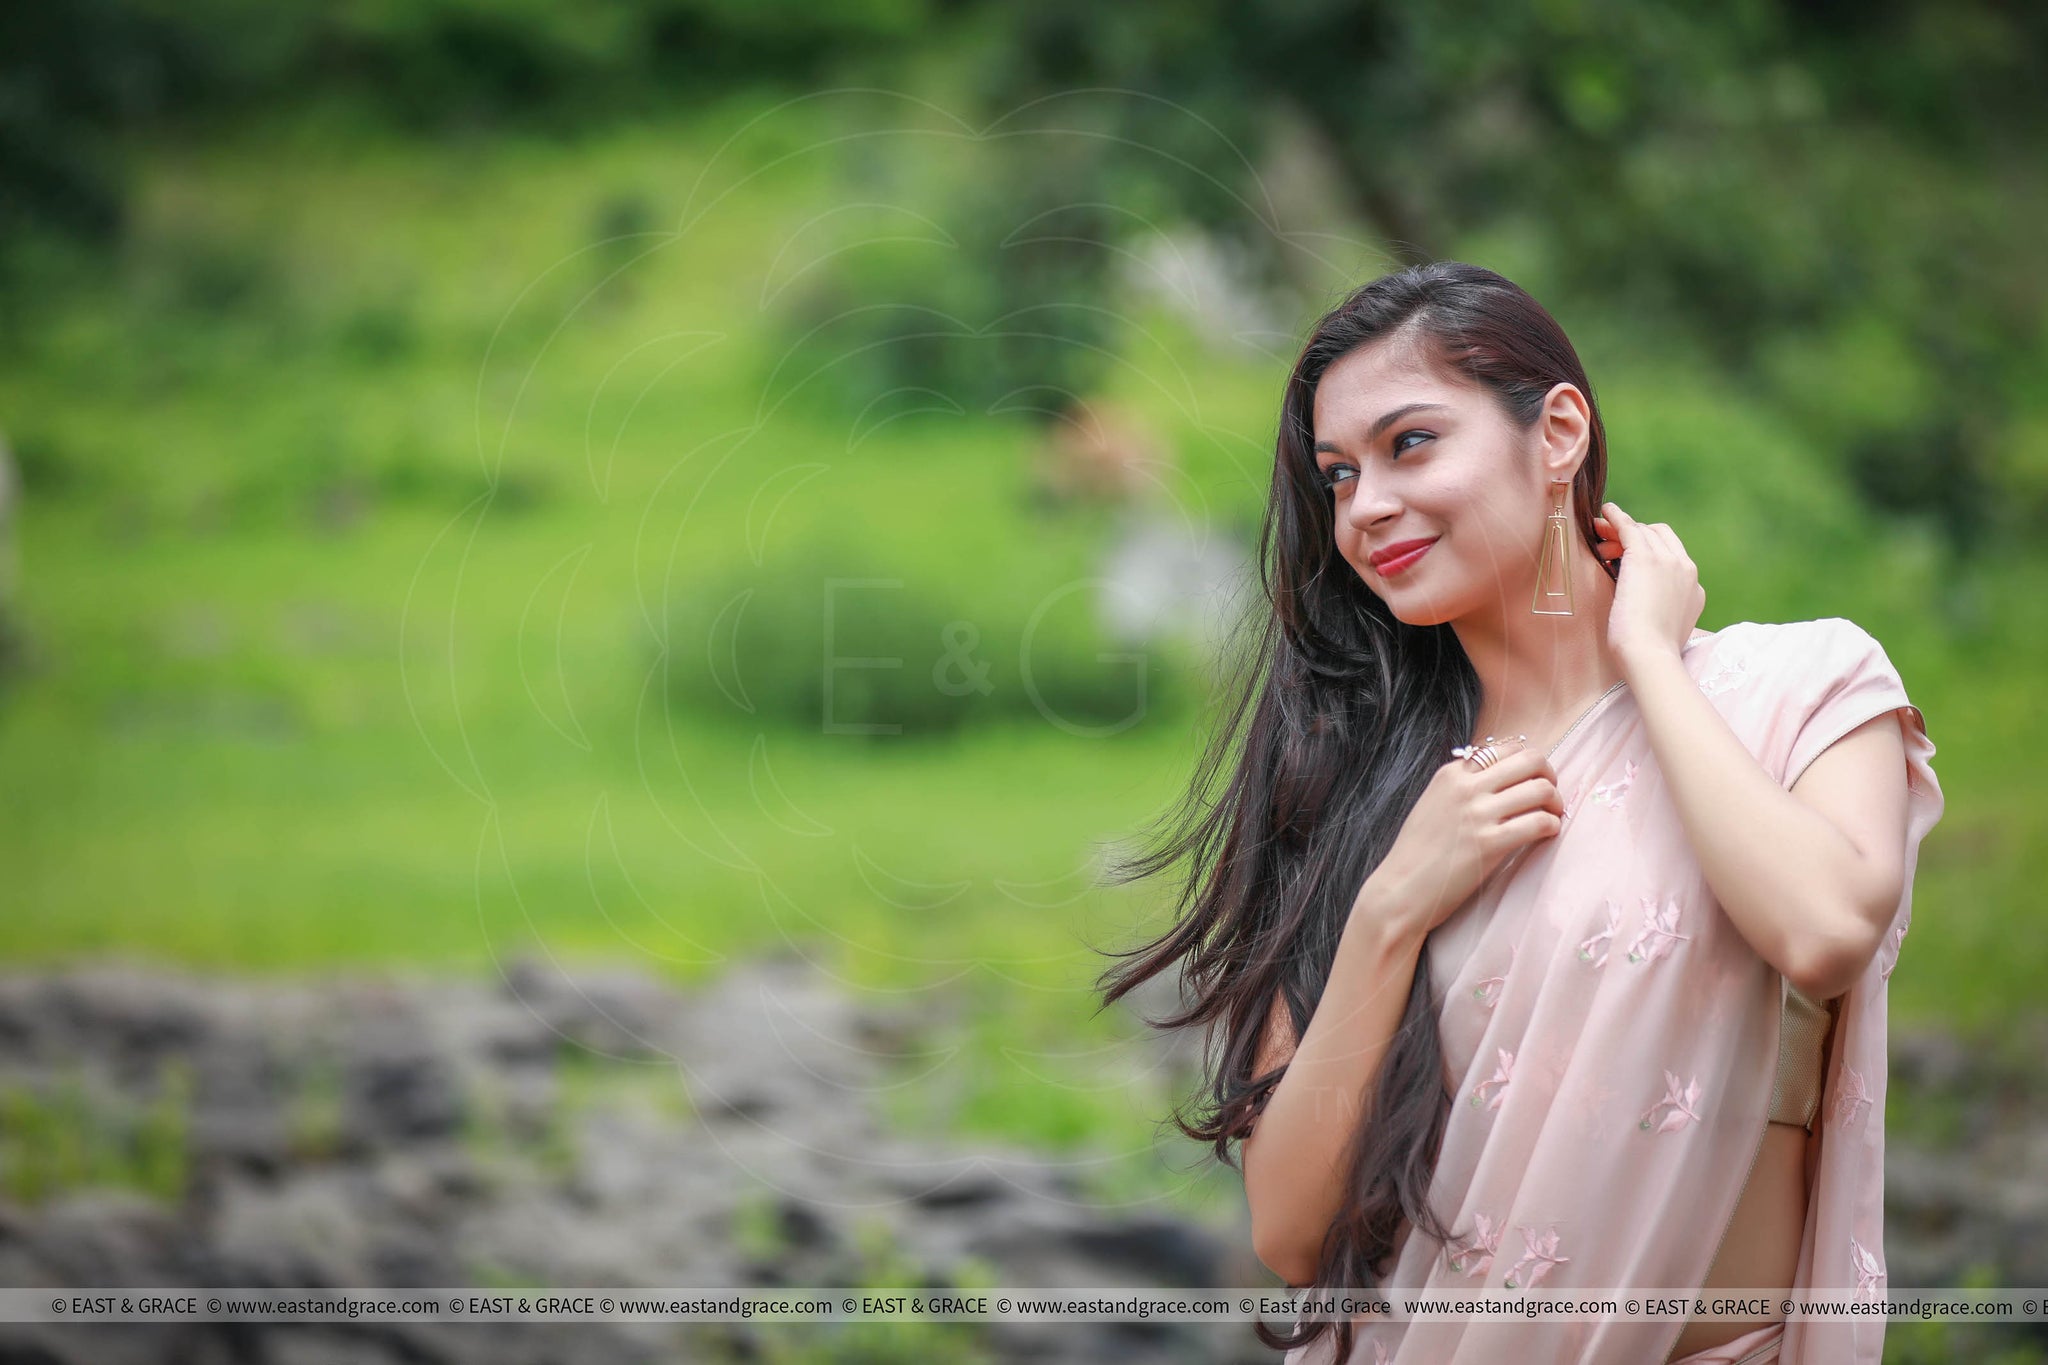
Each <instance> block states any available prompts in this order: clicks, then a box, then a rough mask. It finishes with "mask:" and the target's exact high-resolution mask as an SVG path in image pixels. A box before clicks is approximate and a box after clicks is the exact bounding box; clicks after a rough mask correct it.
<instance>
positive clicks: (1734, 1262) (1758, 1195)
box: [1666, 1123, 1818, 1360]
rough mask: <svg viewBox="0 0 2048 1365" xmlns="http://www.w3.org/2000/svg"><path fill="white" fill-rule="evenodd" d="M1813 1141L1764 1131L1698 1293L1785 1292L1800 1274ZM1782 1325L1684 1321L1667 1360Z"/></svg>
mask: <svg viewBox="0 0 2048 1365" xmlns="http://www.w3.org/2000/svg"><path fill="white" fill-rule="evenodd" d="M1817 1141H1818V1138H1817V1136H1816V1135H1813V1134H1809V1133H1808V1132H1807V1131H1806V1129H1804V1128H1802V1127H1800V1126H1799V1125H1798V1124H1796V1123H1767V1124H1765V1125H1764V1141H1763V1147H1762V1148H1761V1149H1760V1150H1759V1151H1758V1152H1757V1154H1756V1166H1755V1168H1754V1169H1753V1170H1752V1171H1751V1172H1750V1176H1749V1184H1748V1185H1746V1186H1744V1187H1743V1191H1742V1198H1741V1200H1740V1201H1739V1202H1738V1203H1737V1204H1736V1205H1735V1213H1734V1216H1733V1217H1732V1218H1731V1219H1730V1221H1729V1223H1728V1236H1727V1238H1726V1239H1725V1240H1724V1241H1723V1242H1722V1243H1721V1251H1720V1254H1719V1255H1718V1256H1716V1257H1715V1259H1714V1264H1713V1265H1712V1266H1711V1267H1709V1268H1708V1270H1707V1277H1706V1280H1705V1281H1704V1282H1703V1284H1702V1286H1701V1287H1702V1288H1703V1289H1752V1288H1755V1289H1763V1288H1770V1289H1789V1288H1790V1287H1791V1285H1792V1279H1793V1276H1794V1275H1795V1274H1796V1273H1797V1272H1798V1269H1799V1239H1800V1236H1801V1234H1802V1233H1804V1232H1805V1230H1806V1191H1807V1182H1808V1179H1809V1175H1810V1172H1809V1167H1810V1164H1811V1159H1810V1158H1811V1157H1812V1156H1817V1151H1816V1152H1815V1153H1811V1154H1810V1153H1809V1151H1808V1145H1809V1142H1817ZM1783 1320H1784V1319H1783V1317H1782V1316H1780V1315H1778V1314H1775V1313H1774V1314H1772V1315H1771V1316H1769V1317H1763V1318H1753V1319H1748V1320H1740V1321H1737V1320H1727V1319H1721V1320H1706V1319H1695V1320H1692V1321H1688V1322H1687V1323H1686V1325H1685V1328H1684V1330H1683V1331H1681V1332H1680V1333H1679V1334H1678V1340H1677V1342H1676V1343H1675V1344H1674V1345H1673V1346H1672V1348H1671V1354H1670V1355H1669V1356H1667V1357H1666V1359H1667V1360H1678V1359H1681V1358H1683V1357H1685V1356H1688V1355H1691V1354H1692V1353H1693V1352H1695V1351H1704V1350H1705V1349H1707V1348H1708V1347H1709V1346H1719V1345H1721V1344H1722V1343H1723V1342H1727V1341H1733V1340H1734V1339H1735V1338H1736V1337H1739V1336H1741V1335H1742V1334H1743V1333H1745V1332H1754V1331H1755V1330H1756V1329H1757V1328H1759V1327H1766V1326H1769V1325H1770V1324H1771V1323H1773V1322H1782V1321H1783Z"/></svg>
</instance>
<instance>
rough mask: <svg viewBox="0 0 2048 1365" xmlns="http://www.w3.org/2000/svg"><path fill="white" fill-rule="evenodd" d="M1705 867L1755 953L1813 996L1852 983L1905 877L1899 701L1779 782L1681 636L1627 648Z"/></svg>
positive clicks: (1656, 742) (1633, 682) (1630, 671)
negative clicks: (1670, 642) (1696, 668)
mask: <svg viewBox="0 0 2048 1365" xmlns="http://www.w3.org/2000/svg"><path fill="white" fill-rule="evenodd" d="M1620 662H1621V665H1622V667H1623V669H1624V671H1625V672H1626V673H1627V675H1628V680H1629V687H1630V690H1631V691H1632V692H1633V693H1634V694H1635V699H1636V704H1637V706H1638V707H1639V708H1640V709H1641V711H1642V714H1643V718H1644V723H1645V724H1646V725H1647V726H1648V728H1649V733H1650V746H1651V748H1652V749H1653V750H1654V751H1655V752H1656V755H1657V763H1658V766H1659V768H1660V769H1662V771H1663V774H1664V779H1665V782H1666V784H1667V785H1668V786H1669V788H1670V790H1671V796H1672V800H1673V801H1674V802H1675V803H1676V804H1677V806H1678V813H1679V818H1680V820H1681V822H1682V823H1683V824H1684V826H1685V830H1686V833H1687V834H1688V835H1689V836H1690V838H1691V840H1692V846H1693V850H1694V852H1695V854H1696V855H1697V857H1698V859H1699V864H1700V868H1701V870H1702V871H1703V872H1704V873H1705V874H1706V878H1707V882H1708V884H1709V885H1710V886H1712V887H1713V889H1714V895H1715V897H1716V898H1717V899H1718V900H1719V901H1720V902H1721V907H1722V908H1723V909H1724V910H1726V911H1727V912H1728V917H1729V918H1730V919H1731V920H1733V921H1734V922H1735V926H1736V928H1737V929H1739V930H1740V931H1741V932H1742V936H1743V937H1744V938H1746V939H1748V940H1749V943H1750V946H1751V947H1753V948H1755V949H1756V951H1757V954H1758V956H1760V957H1762V958H1763V959H1764V960H1765V961H1767V962H1769V963H1770V964H1771V965H1772V966H1774V967H1776V968H1777V969H1778V970H1779V971H1781V972H1783V973H1784V974H1785V977H1786V979H1787V980H1789V981H1790V982H1791V983H1792V984H1793V985H1794V986H1796V987H1798V988H1799V989H1800V990H1801V991H1803V992H1805V993H1806V994H1807V995H1809V996H1811V997H1813V998H1814V999H1816V1000H1831V999H1833V998H1834V997H1835V996H1838V995H1840V994H1842V993H1843V992H1845V991H1847V990H1848V989H1849V988H1850V987H1851V986H1853V985H1854V984H1855V983H1856V980H1857V978H1858V977H1860V976H1861V975H1862V973H1863V969H1864V967H1865V966H1867V965H1868V964H1869V962H1870V959H1871V957H1872V956H1873V955H1874V954H1875V953H1876V952H1877V949H1878V945H1879V944H1880V943H1881V942H1882V940H1883V938H1884V933H1885V930H1886V929H1887V928H1889V927H1890V925H1891V920H1892V916H1893V915H1894V914H1895V913H1896V912H1897V910H1898V905H1899V896H1900V893H1901V892H1902V891H1903V890H1904V881H1905V843H1906V814H1907V804H1906V755H1905V738H1904V736H1903V734H1902V733H1901V731H1900V729H1899V724H1898V721H1897V720H1896V719H1895V717H1896V714H1897V713H1896V712H1886V713H1885V714H1884V715H1881V716H1877V717H1874V718H1873V719H1871V720H1870V721H1867V722H1866V723H1864V724H1863V725H1861V726H1858V727H1857V728H1856V729H1855V730H1853V731H1851V732H1850V733H1849V734H1847V735H1845V736H1843V737H1842V738H1841V739H1839V740H1837V741H1835V742H1834V743H1833V744H1831V745H1829V746H1828V748H1827V749H1825V750H1823V751H1822V753H1821V755H1820V756H1819V757H1818V758H1816V759H1815V760H1814V761H1813V763H1812V764H1811V765H1809V766H1808V768H1807V769H1806V772H1805V773H1804V774H1803V775H1801V776H1800V778H1799V779H1798V781H1797V782H1796V783H1795V784H1794V786H1793V788H1792V790H1791V791H1786V790H1785V789H1784V788H1783V787H1780V786H1779V785H1778V783H1777V781H1776V780H1775V779H1773V778H1772V777H1771V775H1770V774H1769V773H1768V772H1766V771H1765V770H1764V768H1763V765H1762V764H1760V763H1758V762H1757V760H1756V758H1755V756H1754V755H1752V754H1751V753H1750V752H1749V750H1748V748H1747V747H1746V746H1744V744H1743V743H1742V741H1741V739H1739V738H1738V737H1737V736H1736V734H1735V732H1734V731H1733V730H1732V729H1730V728H1729V726H1728V722H1727V720H1726V719H1725V718H1724V717H1723V716H1722V715H1721V713H1720V712H1719V711H1718V710H1716V709H1715V707H1714V704H1713V703H1712V702H1710V701H1708V700H1707V698H1706V696H1705V694H1703V693H1702V692H1701V691H1700V690H1699V687H1698V685H1697V684H1696V683H1694V681H1693V679H1692V677H1691V675H1690V674H1688V673H1687V671H1686V668H1685V664H1684V661H1683V660H1682V659H1681V658H1680V656H1679V654H1678V651H1677V649H1676V648H1663V647H1656V646H1651V645H1648V644H1645V645H1641V646H1638V647H1637V648H1636V650H1635V651H1634V653H1633V654H1627V653H1624V654H1622V656H1621V659H1620Z"/></svg>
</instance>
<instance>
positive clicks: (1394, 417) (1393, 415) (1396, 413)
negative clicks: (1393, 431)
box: [1315, 403, 1450, 455]
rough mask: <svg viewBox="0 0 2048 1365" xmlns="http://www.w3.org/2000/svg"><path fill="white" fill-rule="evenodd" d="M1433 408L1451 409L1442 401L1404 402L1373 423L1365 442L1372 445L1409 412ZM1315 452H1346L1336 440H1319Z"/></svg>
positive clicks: (1334, 453)
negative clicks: (1337, 444)
mask: <svg viewBox="0 0 2048 1365" xmlns="http://www.w3.org/2000/svg"><path fill="white" fill-rule="evenodd" d="M1431 408H1440V409H1442V410H1443V411H1445V412H1448V411H1450V409H1449V408H1448V407H1447V406H1446V405H1445V404H1442V403H1404V404H1403V405H1401V406H1400V407H1398V408H1395V409H1394V410H1393V411H1392V412H1390V413H1388V414H1387V415H1386V416H1384V417H1382V418H1380V419H1379V420H1378V421H1377V422H1374V423H1373V424H1372V429H1371V430H1370V431H1368V432H1366V433H1365V443H1366V444H1367V445H1371V444H1372V443H1373V442H1374V441H1377V440H1378V439H1379V438H1380V433H1381V432H1383V431H1385V430H1386V429H1387V428H1388V427H1390V426H1392V425H1394V423H1396V422H1398V421H1400V420H1401V419H1402V418H1403V417H1406V416H1407V415H1408V414H1409V413H1411V412H1422V411H1425V410H1427V409H1431ZM1315 453H1316V454H1318V455H1325V454H1327V455H1341V454H1343V453H1344V452H1343V451H1341V450H1339V449H1338V448H1337V446H1336V444H1335V443H1334V442H1331V441H1317V442H1316V448H1315Z"/></svg>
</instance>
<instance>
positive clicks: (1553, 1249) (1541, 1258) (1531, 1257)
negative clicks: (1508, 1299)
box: [1502, 1228, 1571, 1289]
mask: <svg viewBox="0 0 2048 1365" xmlns="http://www.w3.org/2000/svg"><path fill="white" fill-rule="evenodd" d="M1516 1231H1518V1232H1520V1233H1521V1234H1522V1243H1523V1245H1524V1246H1526V1247H1528V1250H1527V1251H1525V1252H1523V1253H1522V1259H1521V1260H1519V1261H1516V1262H1515V1264H1514V1268H1513V1269H1511V1270H1509V1271H1508V1277H1507V1279H1506V1280H1504V1281H1502V1283H1503V1284H1505V1285H1506V1286H1507V1287H1508V1288H1509V1289H1534V1288H1535V1287H1536V1286H1537V1285H1539V1284H1541V1283H1543V1279H1544V1277H1545V1276H1546V1275H1548V1274H1550V1272H1551V1270H1552V1268H1554V1267H1556V1266H1561V1265H1563V1264H1565V1263H1566V1262H1568V1261H1570V1260H1571V1257H1569V1256H1560V1255H1558V1254H1557V1229H1555V1228H1552V1229H1550V1230H1549V1231H1547V1232H1545V1233H1544V1234H1543V1235H1542V1236H1540V1237H1539V1236H1537V1235H1536V1234H1535V1233H1533V1232H1531V1231H1530V1230H1529V1229H1528V1228H1518V1229H1516Z"/></svg>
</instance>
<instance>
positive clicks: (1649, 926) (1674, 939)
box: [1628, 896, 1692, 962]
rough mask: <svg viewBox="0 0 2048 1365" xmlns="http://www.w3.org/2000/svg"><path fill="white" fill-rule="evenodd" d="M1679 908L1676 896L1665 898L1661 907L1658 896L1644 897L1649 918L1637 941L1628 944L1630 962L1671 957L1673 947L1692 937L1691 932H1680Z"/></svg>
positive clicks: (1644, 905)
mask: <svg viewBox="0 0 2048 1365" xmlns="http://www.w3.org/2000/svg"><path fill="white" fill-rule="evenodd" d="M1679 909H1680V907H1679V904H1678V898H1677V897H1676V896H1672V897H1670V898H1668V899H1667V900H1665V902H1664V905H1663V908H1661V909H1659V908H1657V901H1656V897H1654V896H1645V897H1643V910H1644V911H1645V913H1646V915H1647V919H1646V922H1645V923H1644V925H1643V931H1642V932H1641V933H1640V934H1637V935H1636V941H1635V942H1634V943H1631V944H1629V946H1628V960H1629V961H1630V962H1655V961H1656V960H1657V959H1659V958H1662V957H1669V956H1670V955H1671V950H1672V948H1673V947H1675V946H1676V945H1678V944H1680V943H1683V942H1685V941H1686V940H1687V939H1690V938H1691V937H1692V935H1691V934H1681V933H1679V932H1678V915H1679Z"/></svg>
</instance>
